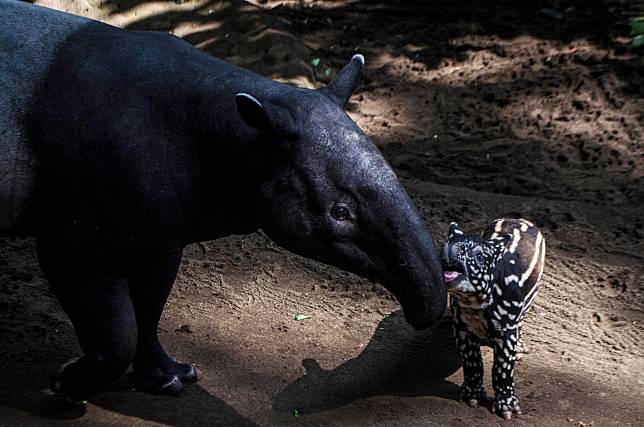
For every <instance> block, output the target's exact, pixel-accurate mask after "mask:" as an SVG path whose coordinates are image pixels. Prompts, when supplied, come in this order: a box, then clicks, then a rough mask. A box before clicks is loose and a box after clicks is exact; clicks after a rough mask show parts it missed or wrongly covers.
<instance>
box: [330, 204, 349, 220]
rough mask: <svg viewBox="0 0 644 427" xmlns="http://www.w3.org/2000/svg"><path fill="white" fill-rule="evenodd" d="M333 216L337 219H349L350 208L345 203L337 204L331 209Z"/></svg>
mask: <svg viewBox="0 0 644 427" xmlns="http://www.w3.org/2000/svg"><path fill="white" fill-rule="evenodd" d="M331 216H332V217H333V218H334V219H336V220H337V221H345V220H347V219H349V208H348V207H346V206H345V205H341V204H337V205H335V206H333V209H331Z"/></svg>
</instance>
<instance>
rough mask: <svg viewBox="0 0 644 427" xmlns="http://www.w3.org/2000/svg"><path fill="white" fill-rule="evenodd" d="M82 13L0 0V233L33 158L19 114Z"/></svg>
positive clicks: (23, 192)
mask: <svg viewBox="0 0 644 427" xmlns="http://www.w3.org/2000/svg"><path fill="white" fill-rule="evenodd" d="M87 22H89V21H88V20H87V19H84V18H80V17H77V16H74V15H69V14H65V13H61V12H58V11H53V10H49V9H45V8H42V7H37V6H33V5H31V4H27V3H24V2H21V1H14V0H0V235H4V234H9V233H11V232H12V231H14V230H15V228H16V227H17V226H18V223H19V222H20V220H21V217H22V215H23V213H24V211H25V208H26V207H27V202H28V200H29V198H30V194H31V190H32V188H33V181H34V174H35V166H36V160H35V159H34V157H33V151H32V150H31V149H30V148H29V146H28V145H27V142H26V140H25V130H24V128H23V119H24V115H25V113H26V111H27V110H28V107H29V103H30V102H31V101H32V99H33V95H34V92H35V90H36V88H37V87H38V84H39V82H40V81H41V79H42V76H43V75H44V74H45V72H46V70H47V66H48V65H49V63H50V62H51V61H52V59H53V57H54V53H55V51H56V48H57V46H59V45H60V44H61V43H62V42H63V41H64V40H65V38H66V37H67V36H69V35H70V34H72V33H73V32H75V31H77V30H78V29H79V28H81V27H82V26H83V25H85V24H86V23H87Z"/></svg>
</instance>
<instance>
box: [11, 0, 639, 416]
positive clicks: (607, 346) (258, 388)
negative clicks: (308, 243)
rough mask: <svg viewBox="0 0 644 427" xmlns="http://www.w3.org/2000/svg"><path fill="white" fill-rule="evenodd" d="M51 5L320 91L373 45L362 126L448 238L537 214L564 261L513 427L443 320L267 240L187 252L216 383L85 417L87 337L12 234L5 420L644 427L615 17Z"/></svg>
mask: <svg viewBox="0 0 644 427" xmlns="http://www.w3.org/2000/svg"><path fill="white" fill-rule="evenodd" d="M39 3H44V4H46V5H48V6H54V7H57V8H60V9H64V10H68V11H71V12H73V13H78V14H82V15H85V16H90V17H93V18H96V19H101V20H105V21H107V22H110V23H113V24H114V25H119V26H123V27H127V28H131V29H139V30H140V29H154V30H161V31H171V32H173V33H175V34H177V35H179V36H181V37H184V38H185V39H187V40H188V41H190V42H191V43H193V44H195V45H196V46H198V47H200V48H202V49H204V50H206V51H208V52H209V53H212V54H214V55H217V56H220V57H223V58H226V59H228V60H231V61H233V62H235V63H237V64H241V65H243V66H247V67H249V68H252V69H254V70H256V71H258V72H260V73H263V74H266V75H270V76H272V77H274V78H277V79H280V80H283V81H288V82H292V83H295V84H300V85H305V86H309V87H316V86H318V85H320V84H321V83H323V82H324V81H327V80H328V79H329V78H331V77H332V76H333V74H334V73H335V72H336V71H337V70H338V69H339V67H341V66H342V65H343V64H344V63H345V62H346V60H347V59H348V58H349V57H350V56H351V55H352V54H353V53H354V52H356V51H359V52H361V53H363V54H364V55H365V57H366V58H367V68H366V72H365V78H364V80H363V83H362V84H361V85H360V87H359V89H358V93H357V94H356V95H355V96H354V97H353V98H352V101H351V102H350V104H349V111H350V114H351V115H352V117H353V118H354V119H355V120H356V121H357V122H358V124H359V125H360V126H361V127H362V128H363V129H364V130H365V131H366V133H367V134H369V135H370V136H371V137H372V138H373V140H374V142H376V143H377V144H378V145H379V146H380V148H381V149H382V151H383V153H384V155H385V156H386V157H387V159H388V160H389V161H390V163H391V164H392V165H393V166H394V168H395V169H396V171H397V173H398V174H399V176H400V178H401V180H402V182H403V183H404V185H405V186H406V188H407V189H408V191H409V192H410V194H411V195H412V197H413V199H414V201H415V202H416V203H417V205H418V207H419V209H420V211H421V212H422V213H423V215H424V217H425V219H426V220H427V222H428V224H429V226H430V228H431V230H432V232H433V234H434V237H435V238H436V240H437V241H438V242H442V241H443V239H444V238H445V236H446V232H447V226H448V224H449V222H450V221H452V220H458V221H459V222H460V223H461V225H462V226H463V228H465V229H467V230H473V231H475V230H481V229H482V227H483V226H484V225H486V224H487V223H488V222H489V221H490V220H492V219H494V218H496V217H499V216H503V215H521V216H523V217H525V218H529V219H532V220H533V221H535V222H536V223H537V224H538V225H539V226H540V227H541V228H542V231H543V233H544V234H545V236H546V239H547V243H548V255H547V263H546V270H545V273H544V277H543V282H542V288H541V291H540V294H539V296H538V298H537V299H536V301H535V307H534V310H533V311H532V312H531V314H530V315H529V316H528V319H527V321H526V325H525V337H526V339H527V344H528V346H529V347H530V350H531V353H529V354H528V355H526V356H525V357H524V358H523V360H522V361H521V362H520V363H519V366H518V369H517V386H516V388H517V393H518V397H519V399H520V401H521V406H522V408H523V409H524V415H522V416H519V417H516V418H515V419H513V420H512V421H510V422H506V421H503V420H501V419H500V418H498V417H497V416H494V415H492V414H490V413H489V411H488V409H486V408H474V409H472V408H468V407H467V406H466V405H465V404H464V403H459V402H457V401H456V400H455V399H456V395H457V390H458V385H459V384H460V382H461V379H462V374H461V370H460V366H459V365H460V364H459V360H458V356H457V354H456V352H455V347H454V344H453V342H452V338H451V332H450V328H449V322H448V321H444V322H442V323H441V324H439V325H438V326H437V327H435V328H433V329H431V330H427V331H422V332H416V331H413V330H412V329H411V328H410V327H409V326H407V325H406V324H405V323H404V320H403V319H402V315H401V313H400V311H399V306H398V304H397V303H396V301H395V300H394V299H393V298H392V297H391V296H390V295H389V294H388V293H387V292H386V291H384V289H383V288H382V287H381V286H380V285H378V284H374V283H372V282H369V281H367V280H364V279H361V278H358V277H356V276H353V275H350V274H348V273H345V272H342V271H339V270H336V269H333V268H330V267H327V266H324V265H321V264H318V263H315V262H312V261H310V260H307V259H303V258H301V257H298V256H295V255H293V254H290V253H288V252H286V251H284V250H282V249H280V248H278V247H277V246H275V245H274V244H273V243H272V242H270V241H269V240H268V239H267V238H265V237H264V236H263V235H261V234H260V233H257V234H253V235H250V236H232V237H230V238H227V239H222V240H219V241H214V242H206V243H203V244H199V245H193V246H191V247H189V248H187V250H186V253H185V255H186V256H185V260H184V263H183V265H182V268H181V273H180V276H179V278H178V280H177V283H176V285H175V288H174V291H173V293H172V295H171V298H170V300H169V302H168V305H167V308H166V311H165V313H164V316H163V320H162V325H161V328H160V332H161V337H162V340H163V342H164V343H165V344H166V346H167V348H168V350H169V351H170V352H171V353H172V354H174V355H175V356H176V357H177V358H178V359H180V360H183V361H190V362H195V363H196V364H197V365H198V366H199V367H200V368H201V370H202V371H203V372H204V374H205V378H204V380H203V381H201V382H200V383H198V384H197V385H190V386H188V387H187V388H188V392H187V394H186V395H185V396H183V397H180V398H170V397H163V396H152V395H148V394H145V393H141V392H138V391H136V390H133V386H132V383H131V382H130V381H129V380H128V379H127V378H123V379H122V380H120V381H119V382H117V383H116V384H114V385H113V386H111V387H110V388H109V389H107V390H105V391H104V392H102V393H100V394H99V395H97V396H96V397H95V398H94V399H92V400H91V401H90V402H89V404H88V405H87V406H86V408H85V409H84V410H69V409H65V408H64V407H63V406H61V404H60V403H61V402H60V401H59V400H58V399H57V398H55V397H52V396H48V395H47V394H46V393H44V392H43V390H45V389H47V386H48V379H47V378H48V372H49V371H50V370H52V369H54V368H55V367H56V366H57V365H58V364H60V363H62V362H65V361H66V360H67V359H68V358H69V357H71V356H73V355H78V353H79V349H78V346H77V344H76V341H75V337H74V334H73V330H72V327H71V325H70V323H69V322H68V321H67V319H66V317H65V316H64V314H63V313H62V312H61V310H60V308H59V306H58V305H57V303H56V301H55V299H54V298H53V297H52V295H51V293H50V292H49V290H48V288H47V284H46V280H45V279H44V278H43V276H42V273H41V272H40V270H39V268H38V265H37V261H36V258H35V252H34V245H33V241H31V240H29V239H28V240H23V239H15V238H14V239H4V240H2V241H0V345H1V346H2V351H1V352H0V379H1V381H2V387H1V388H0V424H2V425H17V424H29V425H163V424H165V425H387V426H389V425H449V426H452V425H453V426H463V425H467V426H472V425H477V426H493V425H499V424H502V425H506V424H511V423H512V424H516V425H540V426H549V425H557V426H559V425H571V426H588V425H594V426H600V425H614V426H625V425H633V426H637V425H644V349H643V347H642V344H641V343H642V341H643V338H644V326H643V324H644V310H643V309H644V294H643V292H642V291H643V289H642V288H643V286H644V284H643V277H644V262H643V257H644V243H643V235H644V229H643V224H644V216H643V213H644V179H643V176H644V158H643V157H644V144H643V143H642V141H643V135H644V101H643V99H644V84H643V79H644V64H643V60H642V51H641V50H640V51H637V50H634V49H633V48H631V47H630V45H629V40H630V39H629V38H628V29H627V25H626V21H625V19H624V16H623V15H621V14H620V13H619V9H618V10H617V11H616V12H615V13H614V14H610V13H607V12H606V9H605V7H604V6H601V5H600V6H601V7H599V8H594V6H587V5H586V6H580V5H578V4H577V5H576V4H575V2H561V1H559V2H549V3H550V4H555V5H558V6H559V7H560V9H559V10H560V11H561V13H562V18H561V19H555V18H552V17H550V16H547V15H544V14H542V13H540V12H539V8H538V7H534V6H531V7H528V6H525V7H523V8H517V7H516V6H512V5H511V3H512V2H507V1H505V2H504V1H498V2H476V1H451V2H449V1H432V2H430V1H427V2H421V1H405V2H384V1H382V2H381V1H369V2H366V1H365V2H341V1H331V0H326V1H322V0H321V1H303V2H301V1H298V2H296V1H291V2H287V1H282V2H279V1H257V2H255V3H256V4H249V3H244V2H242V1H237V0H235V1H221V2H218V1H201V0H190V1H187V2H184V3H182V4H177V3H181V2H174V1H156V2H152V1H150V2H145V1H135V0H131V1H98V0H81V1H74V2H72V1H63V0H43V1H40V2H39ZM393 3H396V5H395V6H393V5H392V4H393ZM537 3H546V2H531V4H537ZM578 3H579V2H578ZM582 3H583V2H582ZM586 3H588V2H586ZM571 5H572V6H573V7H574V8H573V9H568V11H566V8H567V7H569V6H571ZM314 58H320V63H319V65H318V66H317V67H313V66H312V65H310V61H311V60H312V59H314ZM327 69H328V70H329V71H326V70H327ZM327 74H328V75H327ZM295 313H304V314H307V315H310V316H311V318H310V319H307V320H304V321H300V322H298V321H295V320H294V318H293V317H294V315H295ZM485 358H486V360H487V363H488V365H487V366H490V365H489V364H490V363H491V354H490V352H489V351H487V350H486V351H485ZM488 371H489V369H488ZM489 386H490V384H489V382H488V387H489Z"/></svg>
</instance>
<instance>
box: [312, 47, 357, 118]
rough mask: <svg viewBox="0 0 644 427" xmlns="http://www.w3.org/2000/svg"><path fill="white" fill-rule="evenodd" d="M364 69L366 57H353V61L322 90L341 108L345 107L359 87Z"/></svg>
mask: <svg viewBox="0 0 644 427" xmlns="http://www.w3.org/2000/svg"><path fill="white" fill-rule="evenodd" d="M363 68H364V56H362V55H360V54H357V55H353V58H351V61H349V63H348V64H347V65H345V66H344V68H343V69H341V70H340V72H339V73H338V75H337V76H335V79H333V80H332V81H331V83H329V84H328V86H327V87H325V88H322V89H321V91H322V92H323V93H325V94H326V95H327V96H328V97H329V98H331V99H332V100H333V102H335V103H336V104H338V105H339V106H340V107H344V106H345V104H346V103H347V101H348V100H349V97H350V96H351V94H352V93H353V91H354V89H355V88H356V86H357V85H358V80H359V79H360V74H361V73H362V69H363Z"/></svg>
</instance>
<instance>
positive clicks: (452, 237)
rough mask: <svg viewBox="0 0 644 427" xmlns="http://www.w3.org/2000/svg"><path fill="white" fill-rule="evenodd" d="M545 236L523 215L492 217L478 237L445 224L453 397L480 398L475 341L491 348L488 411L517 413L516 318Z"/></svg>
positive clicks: (534, 278) (537, 269)
mask: <svg viewBox="0 0 644 427" xmlns="http://www.w3.org/2000/svg"><path fill="white" fill-rule="evenodd" d="M545 252H546V246H545V240H544V238H543V235H542V234H541V232H540V231H539V229H538V228H537V227H536V226H535V225H534V224H532V223H531V222H530V221H527V220H525V219H497V220H496V221H494V222H493V223H492V224H490V225H489V226H488V227H487V228H486V229H485V231H484V232H483V234H482V236H478V235H466V234H464V233H463V231H462V230H461V229H460V228H459V226H458V224H456V223H454V222H453V223H452V224H451V225H450V230H449V237H448V239H447V242H445V247H444V253H443V257H444V278H445V283H446V285H447V290H448V292H449V294H450V301H451V302H450V308H451V313H452V316H453V319H454V335H455V337H456V344H457V346H458V351H459V354H460V356H461V359H462V362H463V375H464V382H463V385H462V386H461V389H460V394H459V399H460V400H462V401H465V402H467V403H468V404H469V405H470V406H476V405H478V404H479V402H482V401H486V400H487V398H486V395H485V390H484V388H483V360H482V358H481V350H480V346H481V345H488V346H490V347H492V348H493V349H494V365H493V367H492V386H493V388H494V401H493V402H492V411H493V412H495V413H497V414H499V415H501V416H502V417H503V418H505V419H510V418H511V417H512V414H513V413H514V414H520V413H521V409H520V407H519V402H518V400H517V398H516V396H515V394H514V379H513V378H514V364H515V360H516V356H517V354H519V353H524V352H526V351H525V346H524V344H523V340H522V339H521V323H522V320H523V317H524V315H525V313H526V312H527V311H528V309H529V308H530V305H531V304H532V302H533V300H534V297H535V295H536V294H537V290H538V285H539V280H540V279H541V274H542V273H543V266H544V257H545Z"/></svg>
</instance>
